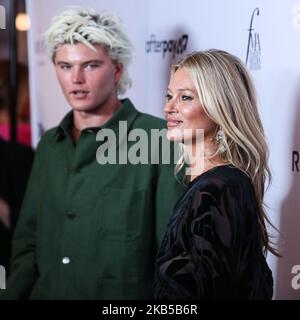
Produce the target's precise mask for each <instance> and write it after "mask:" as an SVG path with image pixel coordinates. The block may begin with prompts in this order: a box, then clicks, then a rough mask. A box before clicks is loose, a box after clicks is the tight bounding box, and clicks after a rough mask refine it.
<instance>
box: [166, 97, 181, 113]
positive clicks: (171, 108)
mask: <svg viewBox="0 0 300 320" xmlns="http://www.w3.org/2000/svg"><path fill="white" fill-rule="evenodd" d="M164 111H165V114H169V113H175V112H178V110H177V104H176V101H175V100H174V99H170V100H168V101H167V102H166V103H165V108H164Z"/></svg>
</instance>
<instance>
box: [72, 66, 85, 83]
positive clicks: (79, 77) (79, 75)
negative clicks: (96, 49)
mask: <svg viewBox="0 0 300 320" xmlns="http://www.w3.org/2000/svg"><path fill="white" fill-rule="evenodd" d="M84 81H85V80H84V73H83V70H81V69H80V68H74V70H73V73H72V82H73V83H77V84H78V83H84Z"/></svg>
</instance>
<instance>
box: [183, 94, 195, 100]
mask: <svg viewBox="0 0 300 320" xmlns="http://www.w3.org/2000/svg"><path fill="white" fill-rule="evenodd" d="M192 99H193V98H192V97H190V96H186V95H183V96H181V100H182V101H188V100H192Z"/></svg>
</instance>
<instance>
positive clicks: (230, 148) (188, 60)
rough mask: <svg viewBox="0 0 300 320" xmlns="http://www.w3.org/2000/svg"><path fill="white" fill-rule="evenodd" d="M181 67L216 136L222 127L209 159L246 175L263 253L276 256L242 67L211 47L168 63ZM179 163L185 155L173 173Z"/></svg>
mask: <svg viewBox="0 0 300 320" xmlns="http://www.w3.org/2000/svg"><path fill="white" fill-rule="evenodd" d="M179 68H185V69H186V70H187V71H188V72H189V73H190V75H191V77H192V80H193V83H194V85H195V88H196V90H197V94H198V98H199V101H200V103H201V105H202V107H203V109H204V111H205V112H206V114H207V115H208V117H210V118H211V119H212V120H213V121H214V122H215V124H216V134H217V132H218V131H219V130H221V133H222V134H221V137H220V139H219V141H218V142H215V143H214V145H215V152H214V154H212V155H210V156H209V157H210V158H213V157H215V156H216V155H218V156H219V157H220V158H221V159H222V161H223V162H224V163H228V164H231V165H233V166H234V167H237V168H239V169H240V170H241V171H243V172H244V173H245V174H246V175H247V176H249V177H250V179H251V181H252V184H253V187H254V190H255V195H256V199H257V203H258V210H259V224H260V227H261V231H262V245H263V248H264V252H265V253H266V252H267V251H270V252H272V253H273V254H275V255H276V256H280V255H279V254H278V252H277V250H276V249H275V248H274V247H273V246H272V245H271V242H270V240H269V235H268V232H267V228H266V223H265V221H267V222H268V223H269V224H270V225H271V226H273V225H272V224H271V222H270V221H269V219H268V218H267V216H266V212H265V208H264V203H263V198H264V192H265V184H266V182H268V184H269V183H270V181H271V172H270V169H269V166H268V156H269V151H268V146H267V143H266V139H265V135H264V130H263V126H262V123H261V120H260V116H259V113H258V110H257V101H256V94H255V89H254V86H253V83H252V80H251V78H250V75H249V73H248V71H247V69H246V67H245V66H244V64H243V63H242V62H241V60H240V59H238V58H237V57H235V56H234V55H232V54H229V53H228V52H225V51H221V50H215V49H213V50H207V51H199V52H193V53H192V54H189V55H187V56H186V57H184V58H183V59H181V60H180V61H179V62H178V63H176V64H174V65H173V66H172V67H171V74H172V73H174V72H176V71H177V70H178V69H179ZM183 164H184V156H182V157H181V158H180V159H179V162H178V163H177V166H176V169H175V172H176V173H178V171H179V170H180V169H181V168H182V167H183ZM275 229H276V228H275ZM276 230H277V229H276Z"/></svg>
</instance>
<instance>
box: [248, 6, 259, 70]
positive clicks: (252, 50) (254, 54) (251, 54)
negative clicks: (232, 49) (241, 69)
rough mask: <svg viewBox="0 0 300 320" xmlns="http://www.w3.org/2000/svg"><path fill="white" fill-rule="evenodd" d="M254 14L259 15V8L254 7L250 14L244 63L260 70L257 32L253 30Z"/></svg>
mask: <svg viewBox="0 0 300 320" xmlns="http://www.w3.org/2000/svg"><path fill="white" fill-rule="evenodd" d="M255 16H259V9H258V8H255V9H254V10H253V12H252V15H251V20H250V26H249V29H248V31H249V35H248V44H247V54H246V65H247V66H248V67H249V68H250V70H260V69H261V46H260V40H259V34H258V32H255V28H254V27H253V20H254V17H255Z"/></svg>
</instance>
